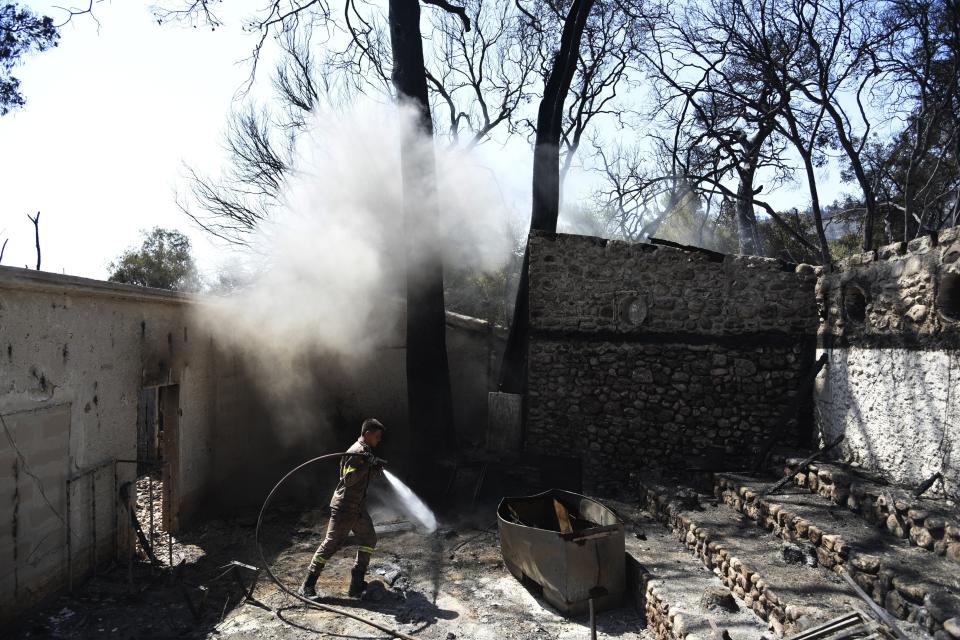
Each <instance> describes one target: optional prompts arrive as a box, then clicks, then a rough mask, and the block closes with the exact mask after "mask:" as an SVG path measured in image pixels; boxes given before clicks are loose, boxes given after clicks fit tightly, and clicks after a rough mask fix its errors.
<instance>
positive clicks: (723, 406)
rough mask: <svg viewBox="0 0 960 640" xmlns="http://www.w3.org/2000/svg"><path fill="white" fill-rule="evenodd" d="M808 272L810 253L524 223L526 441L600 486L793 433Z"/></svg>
mask: <svg viewBox="0 0 960 640" xmlns="http://www.w3.org/2000/svg"><path fill="white" fill-rule="evenodd" d="M815 282H816V276H815V273H814V269H813V268H811V267H809V266H806V265H802V266H801V267H797V268H796V269H795V268H794V267H792V266H787V265H784V264H782V263H780V262H778V261H775V260H769V259H764V258H755V257H745V256H726V257H724V256H721V255H719V254H712V253H707V252H701V251H685V250H680V249H677V248H671V247H664V246H656V245H651V244H629V243H624V242H615V241H605V240H601V239H597V238H588V237H582V236H569V235H562V234H557V235H548V234H536V235H534V236H533V237H532V238H531V241H530V324H531V340H530V347H529V375H528V389H529V397H528V416H527V432H526V434H525V448H526V450H527V451H528V452H531V453H538V454H551V455H566V456H570V457H576V458H579V459H581V461H582V463H583V470H584V482H585V484H586V485H587V486H588V488H589V487H594V488H599V489H603V487H604V486H605V485H608V484H609V485H610V486H616V485H617V484H618V483H621V482H623V481H625V480H626V479H627V478H628V476H629V474H630V473H631V472H633V471H637V470H640V469H642V468H643V467H644V466H646V465H647V464H648V463H651V462H652V463H656V464H657V465H672V466H674V467H676V468H688V467H696V466H707V467H709V466H717V465H723V464H726V465H727V466H729V465H730V464H731V462H733V463H735V461H734V460H732V458H736V457H737V456H742V454H744V453H745V452H748V451H751V450H754V449H756V448H757V447H758V446H759V445H760V444H761V443H762V442H763V441H764V440H765V439H766V438H767V437H768V436H769V435H770V434H771V433H773V432H774V431H775V430H778V429H783V440H784V441H786V442H794V443H797V442H799V441H801V440H803V439H804V438H805V437H806V435H807V434H808V432H807V431H805V428H807V429H808V428H809V425H804V424H801V421H799V420H798V408H797V398H796V393H797V386H798V382H799V379H800V378H801V377H802V375H803V373H804V372H805V371H806V370H807V369H808V368H809V366H810V363H811V361H812V356H813V351H814V342H813V336H814V333H815V330H816V321H817V319H816V311H815V306H814V285H815ZM791 409H792V410H791Z"/></svg>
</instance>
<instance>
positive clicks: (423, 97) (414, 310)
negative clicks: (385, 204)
mask: <svg viewBox="0 0 960 640" xmlns="http://www.w3.org/2000/svg"><path fill="white" fill-rule="evenodd" d="M390 45H391V48H392V51H393V84H394V87H395V88H396V90H397V98H398V100H399V102H400V103H401V104H402V105H403V104H405V105H407V106H408V107H412V108H413V109H415V110H416V126H415V127H414V128H413V130H412V131H405V132H404V136H405V137H404V139H403V140H401V146H400V162H401V173H402V179H403V228H404V236H405V244H406V268H407V273H406V276H407V328H406V343H407V355H406V372H407V404H408V412H409V419H410V430H411V433H412V434H414V438H415V440H416V442H415V445H414V446H416V447H417V450H418V451H420V452H424V453H430V452H431V451H433V450H435V449H436V448H438V447H444V446H452V445H453V442H452V440H453V437H452V436H453V431H452V429H453V406H452V402H451V396H450V372H449V368H448V364H447V341H446V315H445V309H444V300H443V261H442V257H441V252H440V238H439V217H440V213H439V206H438V203H437V183H436V165H435V158H434V153H433V146H432V137H433V126H432V123H431V119H430V105H429V103H428V101H427V78H426V72H425V70H424V63H423V39H422V37H421V34H420V4H419V1H418V0H390Z"/></svg>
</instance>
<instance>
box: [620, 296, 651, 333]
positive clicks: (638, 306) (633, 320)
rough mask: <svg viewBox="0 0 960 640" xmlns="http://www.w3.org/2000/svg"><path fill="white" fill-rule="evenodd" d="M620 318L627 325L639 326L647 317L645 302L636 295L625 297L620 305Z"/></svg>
mask: <svg viewBox="0 0 960 640" xmlns="http://www.w3.org/2000/svg"><path fill="white" fill-rule="evenodd" d="M620 319H621V321H622V322H623V324H625V325H627V326H628V327H639V326H640V325H641V324H643V321H644V320H646V319H647V303H646V302H644V300H643V298H640V297H638V296H630V297H628V298H626V299H625V300H624V301H623V303H622V304H621V306H620Z"/></svg>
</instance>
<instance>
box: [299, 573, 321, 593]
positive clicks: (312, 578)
mask: <svg viewBox="0 0 960 640" xmlns="http://www.w3.org/2000/svg"><path fill="white" fill-rule="evenodd" d="M319 577H320V572H319V571H314V570H312V569H311V570H310V571H307V575H305V576H304V577H303V584H301V585H300V589H298V590H297V595H299V596H301V597H304V598H308V599H311V598H316V597H317V578H319Z"/></svg>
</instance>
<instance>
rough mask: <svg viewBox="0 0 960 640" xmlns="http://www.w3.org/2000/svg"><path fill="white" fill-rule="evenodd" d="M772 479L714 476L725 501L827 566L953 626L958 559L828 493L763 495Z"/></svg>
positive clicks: (937, 624)
mask: <svg viewBox="0 0 960 640" xmlns="http://www.w3.org/2000/svg"><path fill="white" fill-rule="evenodd" d="M771 484H772V481H770V480H769V479H766V478H755V477H751V476H747V475H743V474H734V473H718V474H715V476H714V492H715V495H716V496H717V497H718V498H719V499H721V500H723V502H724V503H725V504H727V505H729V506H730V507H732V508H733V509H735V510H736V511H737V512H739V513H741V514H743V515H745V516H747V517H748V518H750V519H751V520H753V521H755V522H756V523H757V524H759V525H760V526H762V527H763V528H765V529H767V530H769V531H771V532H773V533H774V534H775V535H777V536H779V537H780V538H781V539H783V540H784V541H786V542H791V543H801V544H805V545H809V548H810V549H811V550H812V551H813V555H815V557H816V561H817V564H818V565H819V566H821V567H824V568H827V569H831V570H833V571H835V572H838V571H840V570H841V568H842V569H843V570H846V571H847V572H848V573H849V574H850V575H851V576H852V577H853V578H854V580H856V581H857V583H858V584H859V585H860V586H861V587H862V588H863V589H864V590H865V591H866V592H867V593H868V594H870V595H871V596H872V597H873V599H874V600H875V601H876V602H877V603H878V604H880V605H881V606H883V607H884V608H886V609H887V610H888V611H889V612H890V613H892V614H893V615H894V616H896V617H898V618H900V619H901V620H907V621H909V622H912V623H916V624H917V625H919V626H920V627H922V628H924V629H926V631H927V632H929V633H936V632H938V631H941V630H943V629H944V628H945V626H946V627H947V628H951V627H952V626H953V623H951V624H949V625H948V624H947V621H948V620H951V619H955V622H960V598H958V597H957V595H958V594H960V571H957V567H956V564H955V563H953V562H950V561H948V560H946V559H944V558H942V557H939V556H936V555H934V554H931V553H929V552H927V551H924V550H922V549H920V548H918V547H916V546H911V545H910V544H909V543H908V542H907V541H905V540H903V539H901V538H897V537H895V536H893V535H891V534H890V533H889V532H888V531H887V529H886V528H885V527H879V526H877V525H875V524H870V523H868V522H867V521H865V520H864V519H862V518H858V517H856V516H854V515H852V514H850V513H849V511H847V510H846V509H843V508H841V507H839V506H838V505H837V504H835V503H834V502H833V501H832V500H831V499H829V498H827V497H825V496H821V495H819V494H812V493H810V492H809V491H806V490H803V489H800V488H796V487H791V486H789V485H788V486H786V487H784V488H783V489H782V490H781V491H779V492H777V493H776V494H773V495H766V496H763V495H762V494H763V491H764V490H766V489H767V488H768V487H769V486H771ZM945 633H946V632H945ZM948 637H952V636H948Z"/></svg>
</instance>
